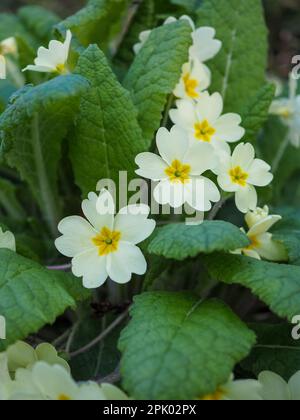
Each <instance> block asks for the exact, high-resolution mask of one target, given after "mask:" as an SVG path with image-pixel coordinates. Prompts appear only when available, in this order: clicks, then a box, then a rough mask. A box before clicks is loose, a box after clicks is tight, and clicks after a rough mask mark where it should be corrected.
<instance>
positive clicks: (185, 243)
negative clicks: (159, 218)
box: [148, 220, 249, 261]
mask: <svg viewBox="0 0 300 420" xmlns="http://www.w3.org/2000/svg"><path fill="white" fill-rule="evenodd" d="M248 245H249V239H248V238H247V236H246V235H245V234H244V233H243V232H242V231H241V230H240V229H238V228H237V227H236V226H234V225H232V224H231V223H227V222H223V221H217V220H216V221H205V222H204V223H202V224H201V225H199V226H189V225H185V224H183V223H175V224H170V225H167V226H164V227H162V228H159V229H157V230H156V233H155V236H154V238H153V240H152V241H151V243H150V245H149V247H148V250H149V252H150V253H151V254H156V255H160V256H164V257H166V258H171V259H175V260H179V261H181V260H184V259H186V258H189V257H192V258H193V257H196V256H197V255H198V254H200V253H204V254H210V253H212V252H216V251H234V250H236V249H239V248H244V247H246V246H248Z"/></svg>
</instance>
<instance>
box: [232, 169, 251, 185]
mask: <svg viewBox="0 0 300 420" xmlns="http://www.w3.org/2000/svg"><path fill="white" fill-rule="evenodd" d="M229 175H230V177H231V181H232V182H233V183H234V184H238V185H240V186H241V187H246V185H247V179H248V178H249V174H247V172H245V171H243V169H242V168H241V167H240V166H236V167H235V168H232V169H230V171H229Z"/></svg>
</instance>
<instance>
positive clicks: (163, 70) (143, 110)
mask: <svg viewBox="0 0 300 420" xmlns="http://www.w3.org/2000/svg"><path fill="white" fill-rule="evenodd" d="M191 42H192V38H191V28H190V26H189V24H188V23H186V22H177V23H173V24H170V25H164V26H162V27H160V28H157V29H155V30H153V31H152V32H151V35H150V38H149V39H148V41H147V42H146V44H145V45H144V47H143V48H142V50H141V51H140V53H139V54H138V55H137V57H136V59H135V61H134V62H133V64H132V66H131V68H130V70H129V72H128V75H127V77H126V79H125V81H124V84H125V87H126V88H127V89H128V90H130V91H131V94H132V98H133V101H134V103H135V105H136V107H137V109H138V112H139V123H140V125H141V127H142V130H143V133H144V137H145V138H146V140H147V142H148V146H150V145H151V142H152V140H153V136H154V134H155V131H156V130H157V129H158V128H159V126H160V122H161V119H162V113H163V111H164V108H165V104H166V100H167V96H168V95H169V94H171V93H172V91H173V90H174V88H175V86H176V84H177V82H178V81H179V79H180V75H181V68H182V65H183V64H184V63H185V62H186V61H187V60H188V50H189V46H190V44H191Z"/></svg>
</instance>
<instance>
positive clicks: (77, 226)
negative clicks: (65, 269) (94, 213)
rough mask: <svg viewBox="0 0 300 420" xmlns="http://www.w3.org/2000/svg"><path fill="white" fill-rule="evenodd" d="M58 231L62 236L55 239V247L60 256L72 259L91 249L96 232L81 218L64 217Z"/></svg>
mask: <svg viewBox="0 0 300 420" xmlns="http://www.w3.org/2000/svg"><path fill="white" fill-rule="evenodd" d="M58 230H59V232H61V233H62V234H63V236H61V237H60V238H58V239H56V241H55V246H56V248H57V250H58V251H59V252H60V253H61V254H62V255H65V256H66V257H70V258H72V257H75V255H77V254H80V253H82V252H84V251H87V250H89V249H91V248H93V243H92V238H93V237H94V236H95V235H96V231H95V230H94V229H93V228H92V226H91V225H90V224H89V223H88V222H87V221H86V220H85V219H83V218H82V217H79V216H70V217H66V218H65V219H63V220H62V221H61V222H60V223H59V225H58Z"/></svg>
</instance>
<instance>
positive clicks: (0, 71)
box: [0, 37, 18, 80]
mask: <svg viewBox="0 0 300 420" xmlns="http://www.w3.org/2000/svg"><path fill="white" fill-rule="evenodd" d="M17 50H18V48H17V43H16V40H15V38H13V37H11V38H7V39H4V40H3V41H1V42H0V79H3V80H4V79H6V60H5V55H7V54H16V53H17Z"/></svg>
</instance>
